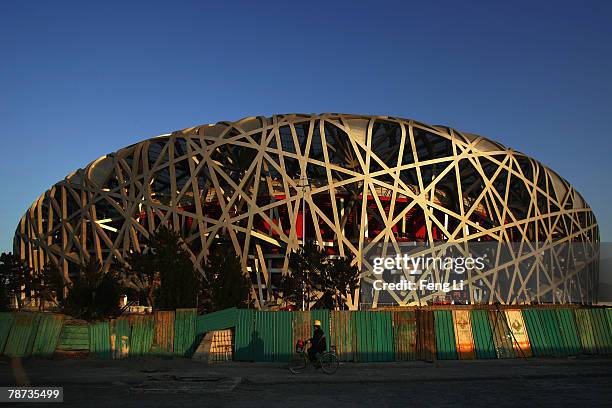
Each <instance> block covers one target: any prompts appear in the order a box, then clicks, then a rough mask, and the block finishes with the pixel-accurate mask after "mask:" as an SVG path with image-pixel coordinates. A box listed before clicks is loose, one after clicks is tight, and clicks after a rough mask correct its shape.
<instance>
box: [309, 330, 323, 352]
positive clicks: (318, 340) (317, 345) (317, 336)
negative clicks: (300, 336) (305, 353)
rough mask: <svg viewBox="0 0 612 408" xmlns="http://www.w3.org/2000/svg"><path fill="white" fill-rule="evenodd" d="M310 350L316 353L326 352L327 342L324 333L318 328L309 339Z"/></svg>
mask: <svg viewBox="0 0 612 408" xmlns="http://www.w3.org/2000/svg"><path fill="white" fill-rule="evenodd" d="M310 345H311V348H312V349H313V350H314V351H316V352H317V353H320V352H323V351H325V350H327V340H326V339H325V332H323V330H321V328H320V327H317V328H316V329H315V331H314V333H313V334H312V338H311V339H310Z"/></svg>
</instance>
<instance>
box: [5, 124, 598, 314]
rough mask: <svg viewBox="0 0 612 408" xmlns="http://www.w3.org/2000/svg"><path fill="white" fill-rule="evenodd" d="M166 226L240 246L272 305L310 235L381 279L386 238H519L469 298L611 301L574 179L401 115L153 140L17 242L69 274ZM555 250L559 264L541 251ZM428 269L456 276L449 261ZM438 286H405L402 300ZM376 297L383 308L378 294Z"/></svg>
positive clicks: (30, 222)
mask: <svg viewBox="0 0 612 408" xmlns="http://www.w3.org/2000/svg"><path fill="white" fill-rule="evenodd" d="M303 200H305V208H306V211H305V214H302V212H303V211H302V204H303V202H302V201H303ZM303 223H305V225H304V224H303ZM160 225H166V226H169V227H171V228H174V229H175V230H177V231H179V232H180V233H181V235H182V237H183V238H184V240H185V242H186V245H187V246H188V249H189V253H190V255H191V258H192V260H193V262H194V264H195V265H196V267H197V268H199V269H200V270H201V265H202V263H203V262H204V260H205V259H206V256H207V253H208V248H209V247H210V245H211V243H212V242H213V240H214V239H216V238H217V239H218V238H219V237H221V238H225V239H227V240H228V241H229V242H231V243H232V244H233V247H234V248H235V250H236V253H237V254H238V255H239V256H240V259H241V260H242V263H243V267H244V269H245V273H249V274H250V275H251V278H252V280H253V291H252V295H253V296H254V297H255V298H256V300H257V304H258V306H259V307H265V305H266V303H267V302H268V301H270V300H271V299H272V297H273V291H274V286H275V283H276V282H277V280H278V278H279V277H280V275H281V274H282V273H286V272H287V265H288V256H287V255H288V254H289V253H290V252H291V251H294V250H296V249H297V248H299V246H300V245H301V244H302V240H303V237H302V235H303V233H302V230H303V229H305V231H306V239H307V240H314V241H316V242H317V243H319V245H321V246H324V247H325V248H327V249H328V251H329V252H330V253H336V254H339V255H342V256H349V257H351V258H354V262H355V263H357V264H358V266H359V267H360V268H362V271H363V274H362V279H363V281H364V282H366V281H367V280H368V279H370V278H371V277H372V275H371V265H370V264H369V262H368V260H367V259H366V258H365V256H364V255H365V254H366V253H368V251H371V250H372V249H373V248H374V247H375V246H376V245H378V244H381V243H388V244H391V245H397V244H399V243H403V242H422V243H423V242H425V243H428V248H429V249H427V251H431V253H435V251H436V250H439V248H441V247H442V246H444V245H451V244H462V243H465V242H474V241H487V242H494V243H495V242H497V243H518V244H520V245H519V248H518V249H517V250H516V254H515V255H516V257H514V256H513V259H514V261H513V262H511V263H510V264H507V263H506V264H503V265H502V264H494V265H492V266H491V267H490V268H488V269H487V270H486V271H483V272H482V273H479V274H477V275H475V276H471V277H469V279H468V281H467V284H468V289H469V292H467V293H466V296H467V297H468V299H467V300H469V301H475V300H477V299H475V298H474V297H475V296H476V295H477V294H478V293H480V296H481V299H480V300H482V301H485V302H498V301H499V302H502V303H515V302H523V301H541V302H568V301H580V302H591V301H593V300H594V297H595V296H596V285H597V280H598V279H597V278H598V276H597V274H598V272H597V267H598V265H597V259H598V248H599V232H598V226H597V222H596V220H595V216H594V215H593V213H592V211H591V209H590V208H589V207H588V205H587V204H586V202H585V201H584V200H583V198H582V197H581V196H580V194H579V193H578V192H577V191H576V190H575V189H574V188H573V187H572V186H571V185H570V184H569V183H568V182H567V181H565V180H564V179H563V178H561V177H560V176H558V175H557V174H556V173H554V172H553V171H552V170H550V169H548V168H547V167H545V166H543V165H542V164H540V163H539V162H537V161H536V160H534V159H532V158H530V157H528V156H526V155H524V154H522V153H518V152H515V151H513V150H511V149H509V148H506V147H504V146H502V145H500V144H498V143H495V142H493V141H491V140H489V139H486V138H483V137H480V136H477V135H474V134H470V133H464V132H459V131H457V130H454V129H451V128H448V127H442V126H430V125H426V124H423V123H420V122H416V121H413V120H405V119H400V118H393V117H386V116H360V115H344V114H332V113H327V114H321V115H314V114H313V115H301V114H289V115H276V116H272V117H270V118H265V117H251V118H245V119H242V120H239V121H237V122H220V123H218V124H216V125H203V126H197V127H193V128H189V129H184V130H181V131H177V132H174V133H172V134H168V135H163V136H159V137H155V138H152V139H148V140H145V141H143V142H141V143H137V144H134V145H132V146H129V147H126V148H123V149H121V150H119V151H117V152H115V153H111V154H108V155H106V156H104V157H101V158H99V159H97V160H95V161H93V162H92V163H90V164H89V165H88V166H86V167H85V168H84V169H79V170H77V171H76V172H74V173H72V174H70V175H69V176H67V177H66V178H65V179H64V180H62V181H60V182H59V183H57V184H55V185H54V186H53V187H51V188H50V189H49V190H48V191H46V192H45V193H44V194H42V195H41V196H40V198H39V199H38V200H37V201H36V202H35V203H34V204H33V205H32V206H31V207H30V208H29V209H28V211H27V212H26V214H25V215H24V216H23V218H22V219H21V221H20V223H19V225H18V228H17V231H16V235H15V241H14V249H15V252H16V253H18V254H19V255H20V256H21V258H22V259H24V260H26V261H27V263H28V264H29V265H30V266H31V267H32V268H34V269H35V270H39V269H40V268H42V267H43V266H44V265H45V264H46V263H49V262H52V263H54V264H57V265H59V266H60V267H61V268H62V270H63V272H64V274H65V278H66V279H69V278H70V275H71V271H72V270H73V268H75V267H78V266H79V265H82V264H83V263H84V262H85V261H86V260H87V259H89V258H90V257H94V258H95V259H97V260H99V261H100V262H101V263H102V264H103V265H104V267H105V268H108V266H109V265H110V264H111V262H113V260H118V261H122V260H123V259H124V258H125V257H126V256H127V255H128V254H129V253H131V252H132V251H141V250H142V249H143V248H144V247H145V246H146V244H147V239H148V237H149V236H150V234H151V233H153V232H154V231H155V230H156V228H158V227H159V226H160ZM564 243H572V245H576V244H577V245H579V247H580V248H582V249H581V253H582V254H583V255H584V254H587V255H586V256H585V257H584V258H585V259H583V261H584V262H578V261H576V260H575V259H574V258H575V257H573V256H572V254H571V253H570V254H569V255H568V254H567V249H563V250H559V251H558V252H555V248H560V245H561V244H564ZM543 248H544V249H548V250H550V254H551V255H550V256H551V259H548V260H546V261H542V260H538V256H537V254H538V251H541V250H542V249H543ZM570 251H571V250H570ZM561 252H563V253H562V254H561ZM530 257H531V259H532V262H530V263H529V265H530V266H529V267H528V268H525V264H524V263H523V264H521V262H522V261H524V259H526V258H530ZM540 258H541V257H540ZM551 265H556V266H560V267H558V268H552V269H555V271H553V270H551ZM423 276H429V277H430V278H434V279H436V280H444V279H448V277H445V276H443V275H441V274H440V273H439V271H435V270H427V271H423ZM501 276H504V281H505V282H507V284H505V285H503V288H502V286H501V285H500V284H499V282H500V281H501V280H500V279H501ZM534 292H535V293H534ZM436 295H437V294H436V293H427V294H423V293H419V292H418V291H410V292H405V293H399V294H398V293H393V294H391V296H392V297H393V299H394V301H395V303H396V304H399V305H408V304H415V303H421V302H428V301H429V302H430V301H431V300H432V299H434V297H435V296H436ZM359 297H360V294H359V293H358V292H357V293H355V294H354V295H353V296H351V299H350V304H351V305H352V307H354V308H356V307H358V306H359V303H360V300H359ZM476 297H477V296H476ZM371 303H372V304H371V305H370V306H372V307H376V306H378V296H377V295H375V296H374V299H373V300H372V302H371Z"/></svg>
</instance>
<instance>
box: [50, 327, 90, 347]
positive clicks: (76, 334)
mask: <svg viewBox="0 0 612 408" xmlns="http://www.w3.org/2000/svg"><path fill="white" fill-rule="evenodd" d="M57 349H58V350H89V328H88V326H87V325H86V324H74V323H72V324H71V323H64V326H63V327H62V334H60V339H59V342H58V344H57Z"/></svg>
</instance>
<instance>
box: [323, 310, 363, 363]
mask: <svg viewBox="0 0 612 408" xmlns="http://www.w3.org/2000/svg"><path fill="white" fill-rule="evenodd" d="M353 316H354V315H353V312H350V311H348V310H340V311H334V312H331V330H330V332H331V333H330V335H329V338H330V339H331V344H330V346H332V345H334V346H336V354H337V355H338V359H339V360H340V361H355V348H356V347H357V339H356V338H355V321H354V319H353Z"/></svg>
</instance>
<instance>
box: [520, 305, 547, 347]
mask: <svg viewBox="0 0 612 408" xmlns="http://www.w3.org/2000/svg"><path fill="white" fill-rule="evenodd" d="M523 320H525V326H526V327H527V334H528V336H529V343H530V344H531V351H532V353H533V355H534V356H535V357H546V356H547V354H546V353H547V347H548V346H547V345H546V344H547V335H546V332H545V330H544V326H543V324H542V322H540V317H539V315H538V310H536V309H525V310H523Z"/></svg>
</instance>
